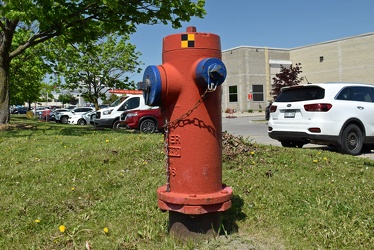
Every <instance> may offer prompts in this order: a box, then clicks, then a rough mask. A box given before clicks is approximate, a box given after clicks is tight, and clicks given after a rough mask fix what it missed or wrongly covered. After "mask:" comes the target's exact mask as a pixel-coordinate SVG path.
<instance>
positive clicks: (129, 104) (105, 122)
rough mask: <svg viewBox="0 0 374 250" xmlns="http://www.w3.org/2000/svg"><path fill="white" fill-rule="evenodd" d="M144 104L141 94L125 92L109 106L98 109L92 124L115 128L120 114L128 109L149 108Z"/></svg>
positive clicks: (117, 126)
mask: <svg viewBox="0 0 374 250" xmlns="http://www.w3.org/2000/svg"><path fill="white" fill-rule="evenodd" d="M150 108H151V107H150V106H148V105H146V103H145V100H144V96H143V94H126V95H125V96H122V97H120V98H118V99H117V100H116V101H114V102H113V103H112V104H111V105H110V106H109V107H107V108H103V109H99V110H98V111H97V112H96V116H95V120H94V124H95V126H96V127H103V128H113V129H117V128H119V126H121V124H120V116H121V114H122V113H123V112H125V111H129V110H135V109H136V110H141V109H150Z"/></svg>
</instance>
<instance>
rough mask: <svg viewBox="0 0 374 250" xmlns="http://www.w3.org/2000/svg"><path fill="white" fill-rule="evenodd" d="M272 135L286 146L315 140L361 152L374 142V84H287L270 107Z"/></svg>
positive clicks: (270, 132) (354, 152)
mask: <svg viewBox="0 0 374 250" xmlns="http://www.w3.org/2000/svg"><path fill="white" fill-rule="evenodd" d="M268 134H269V136H270V137H271V138H273V139H276V140H278V141H280V142H281V144H282V146H284V147H300V148H301V147H302V146H303V145H304V144H307V143H314V144H322V145H333V146H336V147H337V148H338V149H339V151H340V152H342V153H345V154H351V155H357V154H360V152H361V149H362V147H363V144H367V143H374V85H370V84H360V83H320V84H306V85H297V86H292V87H284V88H282V91H281V93H280V94H279V96H278V97H277V98H276V100H275V102H274V103H273V104H272V105H271V106H270V119H269V122H268Z"/></svg>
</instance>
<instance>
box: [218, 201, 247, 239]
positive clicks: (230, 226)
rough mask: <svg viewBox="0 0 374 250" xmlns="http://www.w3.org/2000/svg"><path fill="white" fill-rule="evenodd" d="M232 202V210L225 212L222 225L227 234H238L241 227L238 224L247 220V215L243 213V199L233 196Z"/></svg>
mask: <svg viewBox="0 0 374 250" xmlns="http://www.w3.org/2000/svg"><path fill="white" fill-rule="evenodd" d="M231 202H232V205H231V208H230V209H229V210H228V211H226V212H224V213H223V216H222V224H223V227H224V231H225V232H226V233H227V234H232V233H236V232H238V229H239V227H238V224H237V223H236V222H237V221H240V220H244V219H245V218H247V215H246V214H245V213H243V211H242V208H243V206H244V201H243V199H242V198H240V196H239V195H233V197H232V199H231Z"/></svg>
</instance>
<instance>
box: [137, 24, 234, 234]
mask: <svg viewBox="0 0 374 250" xmlns="http://www.w3.org/2000/svg"><path fill="white" fill-rule="evenodd" d="M225 78H226V67H225V65H224V64H223V62H222V61H221V44H220V38H219V36H217V35H215V34H211V33H199V32H196V28H195V27H188V28H187V30H186V32H185V33H180V34H173V35H169V36H166V37H165V38H164V40H163V51H162V65H159V66H148V67H147V68H146V70H145V72H144V75H143V81H142V82H140V83H138V89H141V90H143V94H144V97H145V100H146V103H147V104H148V105H150V106H160V108H161V111H162V114H163V116H164V118H165V121H166V125H165V151H166V152H165V153H166V173H167V181H166V184H165V185H163V186H161V187H159V188H158V189H157V197H158V206H159V208H160V209H161V210H164V211H169V232H170V233H172V234H174V235H176V236H181V237H185V236H187V237H188V236H190V235H196V234H214V232H217V231H218V229H219V227H220V225H221V220H222V212H223V211H226V210H228V209H229V208H230V207H231V197H232V189H231V188H230V187H228V186H226V185H225V184H223V183H222V112H221V98H222V97H221V95H222V92H221V84H222V83H223V81H224V80H225Z"/></svg>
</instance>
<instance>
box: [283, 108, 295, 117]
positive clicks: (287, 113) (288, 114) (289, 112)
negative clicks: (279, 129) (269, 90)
mask: <svg viewBox="0 0 374 250" xmlns="http://www.w3.org/2000/svg"><path fill="white" fill-rule="evenodd" d="M295 113H296V111H295V110H288V111H286V112H285V113H284V118H295Z"/></svg>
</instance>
